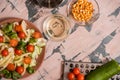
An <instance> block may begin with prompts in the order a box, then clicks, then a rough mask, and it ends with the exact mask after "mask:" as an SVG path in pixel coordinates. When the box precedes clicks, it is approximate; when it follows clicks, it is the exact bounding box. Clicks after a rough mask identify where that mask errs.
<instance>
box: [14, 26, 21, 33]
mask: <svg viewBox="0 0 120 80" xmlns="http://www.w3.org/2000/svg"><path fill="white" fill-rule="evenodd" d="M15 31H16V32H20V31H23V29H22V26H21V25H16V26H15Z"/></svg>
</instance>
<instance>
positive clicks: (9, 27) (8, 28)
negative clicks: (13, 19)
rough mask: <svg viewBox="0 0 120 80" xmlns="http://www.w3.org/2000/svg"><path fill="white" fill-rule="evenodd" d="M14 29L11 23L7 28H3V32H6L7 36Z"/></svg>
mask: <svg viewBox="0 0 120 80" xmlns="http://www.w3.org/2000/svg"><path fill="white" fill-rule="evenodd" d="M12 27H13V24H12V23H9V24H7V25H6V26H4V27H3V28H2V30H3V31H4V33H5V34H7V33H9V32H11V31H12Z"/></svg>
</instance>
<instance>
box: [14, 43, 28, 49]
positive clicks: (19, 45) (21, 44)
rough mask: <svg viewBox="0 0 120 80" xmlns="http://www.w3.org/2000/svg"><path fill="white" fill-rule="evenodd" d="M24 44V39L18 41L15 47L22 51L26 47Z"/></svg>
mask: <svg viewBox="0 0 120 80" xmlns="http://www.w3.org/2000/svg"><path fill="white" fill-rule="evenodd" d="M26 44H27V43H25V42H24V41H19V42H18V45H17V47H16V48H17V49H22V50H23V51H26V48H25V46H26Z"/></svg>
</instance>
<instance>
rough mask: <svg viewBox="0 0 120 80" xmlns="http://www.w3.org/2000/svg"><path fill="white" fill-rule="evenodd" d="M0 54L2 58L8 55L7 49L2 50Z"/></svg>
mask: <svg viewBox="0 0 120 80" xmlns="http://www.w3.org/2000/svg"><path fill="white" fill-rule="evenodd" d="M1 54H2V56H4V57H6V56H7V55H8V54H9V52H8V50H7V49H4V50H2V52H1Z"/></svg>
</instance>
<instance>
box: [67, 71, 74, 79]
mask: <svg viewBox="0 0 120 80" xmlns="http://www.w3.org/2000/svg"><path fill="white" fill-rule="evenodd" d="M67 78H68V79H69V80H74V78H75V75H74V74H73V73H72V72H69V73H68V75H67Z"/></svg>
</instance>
